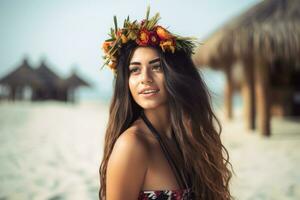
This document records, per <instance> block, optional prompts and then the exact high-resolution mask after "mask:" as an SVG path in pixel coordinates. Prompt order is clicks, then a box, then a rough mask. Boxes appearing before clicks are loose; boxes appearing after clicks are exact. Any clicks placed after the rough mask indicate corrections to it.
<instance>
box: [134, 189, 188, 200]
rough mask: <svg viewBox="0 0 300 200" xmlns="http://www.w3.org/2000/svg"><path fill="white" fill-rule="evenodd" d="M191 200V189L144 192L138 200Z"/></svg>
mask: <svg viewBox="0 0 300 200" xmlns="http://www.w3.org/2000/svg"><path fill="white" fill-rule="evenodd" d="M148 199H149V200H191V199H192V191H191V189H189V188H188V189H178V190H155V191H153V190H143V191H141V192H140V194H139V198H138V200H148Z"/></svg>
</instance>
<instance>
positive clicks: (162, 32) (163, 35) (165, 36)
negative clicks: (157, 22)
mask: <svg viewBox="0 0 300 200" xmlns="http://www.w3.org/2000/svg"><path fill="white" fill-rule="evenodd" d="M156 33H157V35H158V37H159V38H160V39H161V40H169V39H172V38H173V36H172V35H171V33H170V32H169V31H167V30H166V29H164V28H163V27H161V26H157V27H156Z"/></svg>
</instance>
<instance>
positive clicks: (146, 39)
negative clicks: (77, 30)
mask: <svg viewBox="0 0 300 200" xmlns="http://www.w3.org/2000/svg"><path fill="white" fill-rule="evenodd" d="M149 13H150V7H148V8H147V14H146V19H144V20H142V21H141V22H140V23H138V22H137V21H136V20H135V21H133V22H130V20H129V16H128V17H127V19H125V20H124V24H123V28H118V25H117V18H116V16H114V25H115V27H114V29H113V28H111V30H110V33H109V34H108V35H109V36H110V38H109V39H107V40H105V42H104V43H103V45H102V49H103V51H104V56H103V58H104V60H105V61H104V64H103V66H105V65H108V66H109V68H110V69H112V70H113V71H114V72H116V65H117V58H118V53H119V49H120V48H121V47H122V46H123V45H125V44H126V43H128V42H129V41H134V42H135V43H136V44H137V45H138V46H158V47H160V48H161V49H162V51H163V52H166V51H169V52H172V53H174V52H175V51H176V50H183V51H184V52H186V53H187V54H189V55H190V54H193V53H194V48H195V46H196V45H195V43H194V41H195V40H196V38H193V37H180V36H178V35H175V34H172V33H170V32H169V31H168V30H167V29H165V28H163V27H162V26H159V25H157V22H158V20H159V19H160V16H159V13H156V14H155V15H154V16H153V17H152V18H151V19H149ZM103 66H102V68H103Z"/></svg>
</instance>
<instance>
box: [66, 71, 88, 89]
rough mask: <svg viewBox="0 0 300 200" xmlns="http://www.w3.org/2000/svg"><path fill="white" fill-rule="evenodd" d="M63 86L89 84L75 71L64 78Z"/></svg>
mask: <svg viewBox="0 0 300 200" xmlns="http://www.w3.org/2000/svg"><path fill="white" fill-rule="evenodd" d="M64 86H65V87H68V88H76V87H80V86H87V87H89V86H90V84H89V83H87V82H86V81H85V80H83V79H82V78H80V77H79V76H78V75H77V74H76V73H75V72H73V73H72V74H71V76H70V77H69V78H67V79H66V80H64Z"/></svg>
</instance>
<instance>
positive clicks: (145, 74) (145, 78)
mask: <svg viewBox="0 0 300 200" xmlns="http://www.w3.org/2000/svg"><path fill="white" fill-rule="evenodd" d="M141 82H142V83H144V84H145V83H152V82H153V79H152V74H151V72H149V70H147V69H145V70H143V71H142V74H141Z"/></svg>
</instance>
